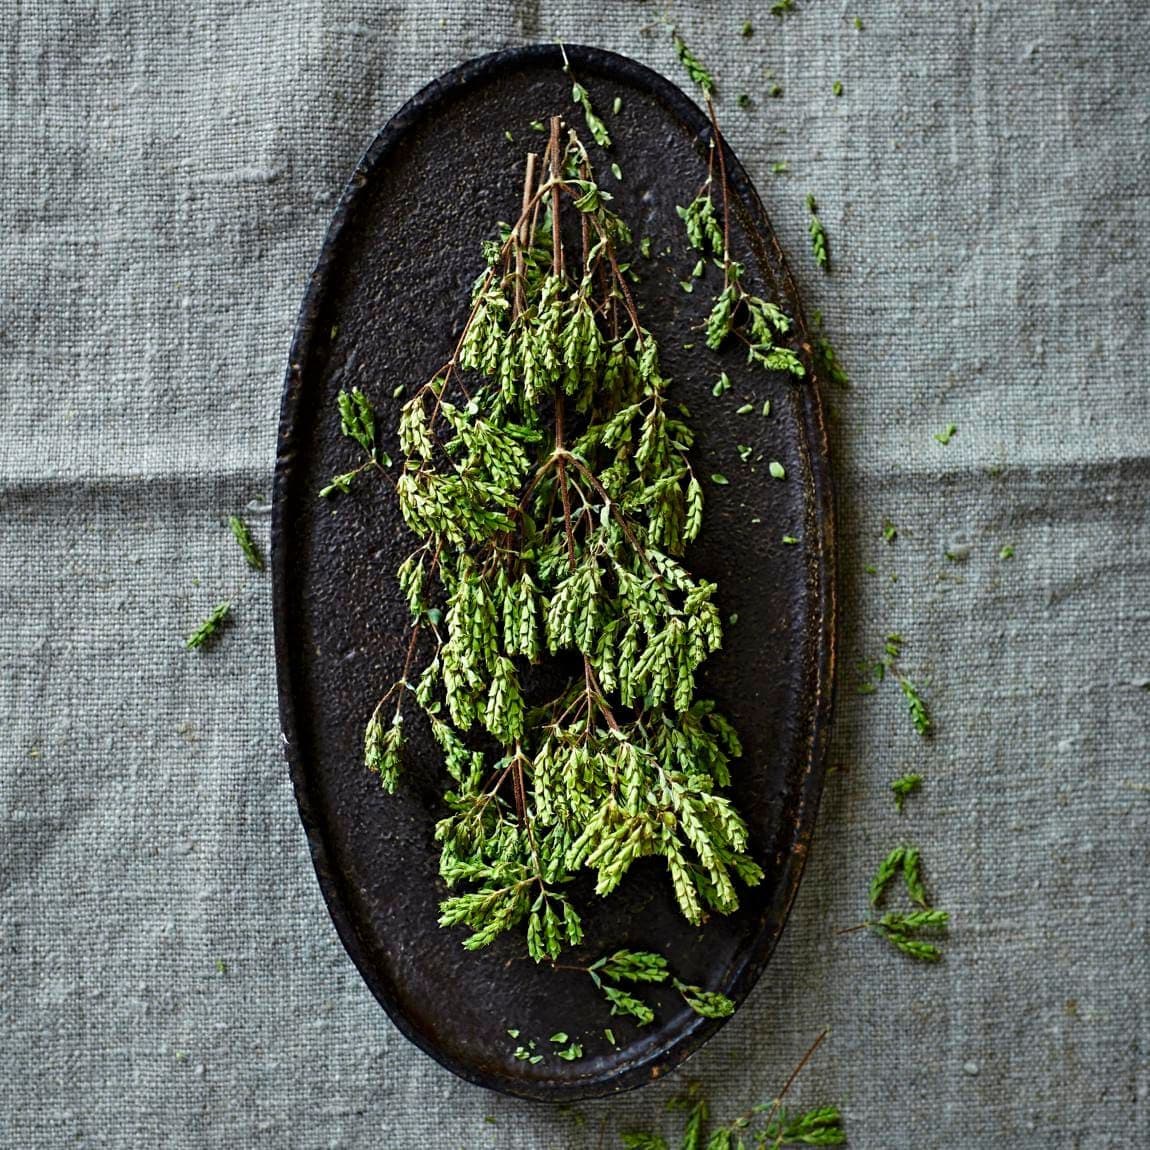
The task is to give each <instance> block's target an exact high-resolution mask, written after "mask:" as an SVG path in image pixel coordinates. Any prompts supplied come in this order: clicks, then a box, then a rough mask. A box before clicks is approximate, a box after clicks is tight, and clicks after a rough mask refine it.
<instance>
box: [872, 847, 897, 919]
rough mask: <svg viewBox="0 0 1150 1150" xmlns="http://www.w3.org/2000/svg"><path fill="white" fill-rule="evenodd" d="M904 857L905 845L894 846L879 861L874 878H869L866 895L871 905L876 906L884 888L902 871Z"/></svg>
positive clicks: (884, 890)
mask: <svg viewBox="0 0 1150 1150" xmlns="http://www.w3.org/2000/svg"><path fill="white" fill-rule="evenodd" d="M905 857H906V847H895V848H894V850H892V851H891V852H890V854H888V855H887V856H886V858H884V859H883V860H882V862H881V863H879V866H878V870H877V871H875V875H874V878H872V879H871V880H870V888H869V891H868V897H869V899H870V904H871V906H878V904H879V900H880V899H881V898H882V896H883V894H884V893H885V892H886V888H887V887H888V886H890V884H891V883H892V882H893V881H894V879H895V878H897V877H898V875H900V874H901V873H902V867H903V859H904V858H905Z"/></svg>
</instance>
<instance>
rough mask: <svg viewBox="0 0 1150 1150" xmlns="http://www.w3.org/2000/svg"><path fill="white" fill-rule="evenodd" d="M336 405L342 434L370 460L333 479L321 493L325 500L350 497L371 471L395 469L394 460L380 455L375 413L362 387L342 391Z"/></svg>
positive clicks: (382, 453) (382, 454)
mask: <svg viewBox="0 0 1150 1150" xmlns="http://www.w3.org/2000/svg"><path fill="white" fill-rule="evenodd" d="M336 404H337V406H338V408H339V429H340V432H341V433H342V434H343V435H344V436H346V437H347V438H348V439H350V440H352V441H354V442H355V443H357V444H358V445H359V447H360V448H361V450H362V451H363V453H364V455H366V456H367V458H366V460H365V461H364V462H363V463H362V464H360V466H359V467H356V468H353V469H352V470H351V471H345V472H342V473H340V474H338V475H333V476H332V477H331V480H330V481H329V483H328V485H327V486H326V487H324V488H323V489H322V490H321V491H320V497H321V498H326V497H328V496H329V495H334V494H335V493H336V492H340V493H342V494H344V495H346V494H347V493H348V492H349V491H351V485H352V482H353V481H354V480H355V478H356V476H358V475H360V474H361V473H362V472H364V471H366V470H367V469H368V468H369V467H374V468H377V469H378V470H380V471H383V470H384V469H385V468H387V467H390V466H391V457H390V456H388V455H387V454H386V453H384V452H382V451H380V450H379V446H378V444H377V443H376V437H375V430H376V424H375V410H374V409H373V408H372V406H371V402H370V401H369V400H368V398H367V396H366V395H364V393H363V392H362V391H361V390H360V389H359V388H358V387H353V388H352V389H351V390H350V391H347V390H341V391H340V392H339V394H338V395H337V396H336Z"/></svg>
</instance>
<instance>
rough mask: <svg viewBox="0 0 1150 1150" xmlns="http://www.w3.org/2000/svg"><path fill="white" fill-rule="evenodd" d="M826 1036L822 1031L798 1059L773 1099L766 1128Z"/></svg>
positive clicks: (826, 1031)
mask: <svg viewBox="0 0 1150 1150" xmlns="http://www.w3.org/2000/svg"><path fill="white" fill-rule="evenodd" d="M828 1034H830V1031H829V1030H824V1031H823V1032H822V1033H821V1034H820V1035H819V1036H818V1038H816V1039H815V1040H814V1042H812V1043H811V1044H810V1046H809V1047H808V1048H807V1052H806V1054H804V1055H803V1056H802V1058H800V1059H799V1063H798V1065H797V1066H796V1067H795V1068H794V1070H792V1071H791V1076H790V1078H788V1079H787V1081H786V1084H785V1085H784V1086H783V1088H782V1090H780V1091H779V1096H778V1098H776V1099H775V1103H774V1105H773V1106H772V1107H771V1109H770V1111H769V1112H768V1114H767V1126H768V1127H769V1126H770V1124H771V1123H772V1122H773V1121H774V1118H775V1115H776V1114H778V1112H779V1107H780V1106H782V1104H783V1099H784V1098H785V1097H786V1095H787V1091H788V1090H790V1088H791V1087H792V1086H793V1085H794V1081H795V1079H796V1078H798V1076H799V1075H800V1074H801V1073H802V1070H803V1067H804V1066H806V1064H807V1063H808V1062H810V1060H811V1058H812V1057H813V1056H814V1053H815V1051H816V1050H818V1048H819V1047H820V1046H821V1045H822V1042H823V1039H824V1038H826V1036H827V1035H828Z"/></svg>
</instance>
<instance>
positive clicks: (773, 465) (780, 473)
mask: <svg viewBox="0 0 1150 1150" xmlns="http://www.w3.org/2000/svg"><path fill="white" fill-rule="evenodd" d="M767 470H768V471H769V472H770V473H771V478H772V479H786V477H787V471H786V468H785V467H783V465H782V464H781V463H780V462H779V461H778V460H777V459H772V460H771V462H770V463H768V464H767Z"/></svg>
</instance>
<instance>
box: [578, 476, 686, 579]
mask: <svg viewBox="0 0 1150 1150" xmlns="http://www.w3.org/2000/svg"><path fill="white" fill-rule="evenodd" d="M566 458H568V459H570V460H571V462H572V463H574V464H575V469H576V470H577V471H578V472H579V474H580V475H582V476H583V478H584V479H586V480H587V482H588V483H590V484H591V486H592V487H594V488H595V491H596V492H597V493H598V494H599V495H600V496H601V497H602V499H603V500H604V502H605V503H606V504H607V506H608V507H610V508H611V514H612V515H613V516H614V517H615V521H616V522H617V523H618V524H619V526H620V528H622V531H623V534H624V535H625V536H626V538H627V542H628V543H630V544H631V547H632V548H633V549H634V551H635V553H636V554H637V555H638V556H639V557H640V558H641V559H642V560H643V562H644V563H646V564H647V567H648V569H649V570H650V572H651V574H652V575H654V576H655V581H656V582H657V583H658V584H659V585H660V586H662V584H663V577H662V576H661V575H660V574H659V572H658V571H657V570H656V568H655V566H654V564H653V563H652V562H651V560H650V559H649V558H648V557H647V549H646V548H645V547H643V545H642V544H641V543H640V542H639V540H638V539H636V538H635V535H634V533H633V532H632V530H631V525H630V524H629V523H628V522H627V520H626V519H624V518H623V516H622V514H621V513H620V512H619V509H618V508H617V507H616V506H615V501H614V500H613V499H612V498H611V496H610V495H609V494H608V492H607V488H606V487H604V486H603V484H602V483H600V482H599V479H598V476H596V475H595V473H594V472H593V471H591V470H590V469H589V468H587V467H585V466H584V465H583V464H582V463H581V462H580V461H579V460H578V459H576V458H575V456H574V455H570V454H568V455H567V456H566ZM560 466H562V462H560Z"/></svg>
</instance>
